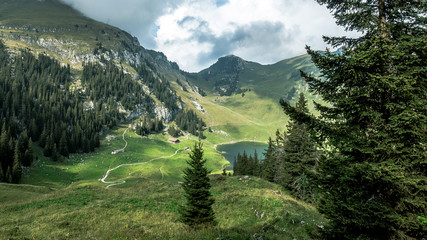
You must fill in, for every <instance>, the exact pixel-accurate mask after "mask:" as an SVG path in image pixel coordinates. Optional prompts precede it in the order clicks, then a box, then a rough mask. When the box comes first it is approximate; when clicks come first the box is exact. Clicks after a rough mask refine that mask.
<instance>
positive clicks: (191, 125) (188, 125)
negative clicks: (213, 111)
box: [175, 110, 206, 136]
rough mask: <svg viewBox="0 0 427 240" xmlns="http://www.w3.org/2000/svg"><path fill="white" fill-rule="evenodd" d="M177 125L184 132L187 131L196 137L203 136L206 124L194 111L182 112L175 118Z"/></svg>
mask: <svg viewBox="0 0 427 240" xmlns="http://www.w3.org/2000/svg"><path fill="white" fill-rule="evenodd" d="M175 123H176V125H177V126H178V127H179V128H180V129H181V130H183V131H187V132H189V133H191V134H193V135H195V136H199V134H200V135H201V136H203V132H202V129H203V127H206V123H205V122H204V121H203V120H202V119H201V118H199V117H198V116H197V114H196V113H195V112H193V111H192V110H188V111H181V112H179V113H178V114H177V115H176V116H175Z"/></svg>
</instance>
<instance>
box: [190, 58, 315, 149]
mask: <svg viewBox="0 0 427 240" xmlns="http://www.w3.org/2000/svg"><path fill="white" fill-rule="evenodd" d="M242 61H243V63H244V70H243V71H241V72H240V73H239V85H238V87H239V88H248V89H251V91H250V92H246V93H245V95H244V97H242V95H240V94H235V95H232V96H222V97H221V96H218V95H216V94H214V93H212V92H211V90H212V89H213V80H212V81H206V80H204V79H203V77H201V76H203V74H204V73H205V72H206V71H208V70H204V71H202V72H201V73H199V74H198V77H196V79H197V80H194V79H193V80H192V81H193V83H194V84H196V85H197V86H199V87H201V88H203V89H204V90H205V91H206V92H207V93H208V96H207V97H201V96H199V95H198V96H193V99H194V98H197V102H199V103H200V104H201V105H202V106H203V108H204V109H205V112H204V113H201V114H200V115H201V116H202V117H203V118H204V120H205V121H206V122H207V123H208V125H209V126H211V127H213V128H214V129H217V130H223V131H225V132H227V133H228V134H229V135H230V137H229V140H230V141H232V140H242V139H245V140H258V141H266V140H267V139H268V137H269V136H272V135H274V133H275V131H276V130H277V129H280V130H284V129H285V127H286V124H287V122H288V120H289V118H288V117H287V116H286V115H284V114H283V111H282V109H281V106H280V104H279V100H280V98H283V97H286V96H287V94H288V92H289V91H290V90H291V88H292V87H295V88H296V89H297V93H296V94H295V95H294V99H293V100H292V101H291V103H292V102H295V99H296V98H297V96H298V93H299V92H303V93H305V95H306V97H307V99H308V100H309V104H308V106H309V109H310V110H311V111H313V109H314V108H313V103H312V100H315V99H316V96H313V95H310V94H309V93H308V91H307V90H308V89H307V88H306V86H305V84H304V82H303V81H302V80H301V78H300V77H298V76H299V75H297V77H295V74H293V73H295V72H297V71H298V70H300V69H305V70H306V71H307V70H309V71H310V70H313V71H315V70H314V66H313V64H312V62H311V60H310V58H309V56H307V55H303V56H299V57H295V58H291V59H286V60H283V61H280V62H278V63H276V64H272V65H261V64H258V63H254V62H248V61H244V60H242ZM217 78H220V77H217ZM187 95H190V94H187ZM184 96H186V95H184ZM189 97H190V98H191V97H192V96H191V95H190V96H189ZM187 104H188V105H189V106H192V105H194V104H192V103H191V101H189V103H187ZM208 136H209V135H208ZM212 141H215V139H213V140H212Z"/></svg>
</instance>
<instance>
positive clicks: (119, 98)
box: [82, 62, 154, 118]
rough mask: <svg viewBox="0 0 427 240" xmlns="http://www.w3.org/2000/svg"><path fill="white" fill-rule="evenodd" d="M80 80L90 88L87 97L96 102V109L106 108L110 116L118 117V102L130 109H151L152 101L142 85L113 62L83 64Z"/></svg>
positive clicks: (149, 110) (148, 110)
mask: <svg viewBox="0 0 427 240" xmlns="http://www.w3.org/2000/svg"><path fill="white" fill-rule="evenodd" d="M82 82H83V83H84V84H85V85H86V86H87V87H88V88H89V89H90V92H89V97H90V99H91V100H92V101H94V102H95V103H96V104H95V106H97V107H96V109H98V110H100V111H103V110H104V109H105V108H108V109H109V112H110V113H109V114H112V115H113V116H112V117H115V118H119V117H120V116H119V115H120V114H119V113H118V109H117V107H118V104H119V103H120V104H121V105H122V106H123V107H124V108H125V109H126V110H130V111H133V110H134V108H135V107H139V108H142V109H143V110H145V111H147V112H151V111H152V110H153V106H154V102H153V100H152V99H151V98H150V97H149V96H148V95H146V94H145V93H144V90H143V87H142V85H141V84H138V82H137V81H135V80H133V79H132V77H131V76H130V75H129V74H125V73H124V72H123V69H119V68H118V67H117V66H116V65H115V64H114V63H113V62H107V63H106V65H105V67H103V66H101V65H100V64H98V63H87V64H85V65H84V69H83V78H82ZM105 103H107V104H105ZM113 110H114V112H113ZM104 111H105V110H104ZM105 114H106V113H105Z"/></svg>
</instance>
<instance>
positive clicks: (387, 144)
mask: <svg viewBox="0 0 427 240" xmlns="http://www.w3.org/2000/svg"><path fill="white" fill-rule="evenodd" d="M318 2H319V3H321V4H326V5H327V7H328V8H329V9H330V10H331V11H332V12H333V14H334V16H335V17H336V18H337V22H338V24H340V25H342V26H344V27H346V28H347V29H349V30H359V31H363V35H362V36H361V37H359V38H357V39H347V38H325V40H326V41H327V42H328V43H330V44H331V45H333V46H335V47H338V46H342V47H343V49H342V51H341V52H340V53H338V54H333V53H330V52H329V51H327V52H326V53H320V52H316V51H312V50H311V49H310V48H308V53H309V54H310V55H311V57H312V60H313V62H314V63H315V64H316V66H317V67H318V68H319V69H320V70H321V76H320V78H316V77H314V76H312V75H309V74H307V73H303V74H302V75H303V77H304V78H305V80H306V81H307V83H308V84H309V87H310V90H311V91H313V92H315V93H318V94H320V95H321V96H322V98H323V99H324V100H325V101H326V102H328V103H330V105H329V106H321V105H319V104H317V109H318V110H319V112H320V117H318V118H315V117H313V116H310V115H308V114H305V113H301V112H300V111H297V109H296V108H294V107H291V106H290V105H289V104H288V103H286V102H285V101H281V104H282V105H283V108H284V110H285V112H286V113H287V114H289V115H290V116H291V117H292V118H293V119H295V121H297V122H300V123H305V124H307V126H308V127H309V128H311V129H313V130H315V131H316V134H317V136H318V141H319V142H322V141H323V144H324V145H325V146H327V148H326V149H328V150H329V151H328V155H327V157H325V159H324V160H322V161H320V162H319V169H318V170H319V171H318V173H319V174H318V177H319V184H320V187H321V188H320V190H321V199H320V202H319V211H320V212H321V213H323V214H324V215H325V216H326V217H327V218H329V220H330V221H329V226H328V227H327V228H326V236H327V237H328V238H333V239H356V238H360V239H392V238H395V239H397V238H416V239H422V238H426V237H427V228H426V226H425V225H424V226H423V225H421V223H420V221H419V220H418V219H417V216H425V215H426V213H427V203H426V199H427V177H426V173H427V156H426V155H427V154H426V153H427V151H426V150H427V149H426V140H427V132H426V131H427V117H426V114H425V113H426V112H427V99H426V96H427V84H426V83H427V82H426V79H427V68H426V67H425V63H426V62H427V58H426V54H425V53H426V52H427V40H426V37H425V36H426V35H427V30H426V28H425V26H426V25H425V24H426V18H425V16H426V14H427V12H426V9H427V7H426V4H427V3H426V2H425V1H416V0H414V1H385V0H378V1H335V0H318ZM328 145H329V146H328Z"/></svg>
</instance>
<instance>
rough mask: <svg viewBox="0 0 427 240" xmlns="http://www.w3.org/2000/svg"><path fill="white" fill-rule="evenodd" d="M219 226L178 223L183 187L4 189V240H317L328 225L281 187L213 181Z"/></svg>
mask: <svg viewBox="0 0 427 240" xmlns="http://www.w3.org/2000/svg"><path fill="white" fill-rule="evenodd" d="M212 179H213V190H212V193H213V195H214V197H215V199H216V203H215V204H214V210H215V212H216V216H217V219H218V222H219V225H218V226H217V227H215V228H211V229H205V230H200V231H191V230H189V229H187V228H186V227H185V226H184V225H183V224H182V223H179V222H178V216H179V215H178V208H179V205H181V204H183V201H184V198H183V197H182V194H183V193H182V189H181V186H180V184H176V183H175V184H169V183H164V182H160V181H155V180H150V179H135V181H134V184H133V186H132V187H125V188H110V189H105V188H103V187H102V186H99V184H73V185H72V186H70V187H68V188H65V189H61V190H57V191H53V190H52V189H51V188H47V187H35V186H32V185H15V186H13V185H5V184H0V203H1V206H2V208H1V210H0V214H1V216H2V218H1V219H0V225H1V226H2V227H1V229H0V238H2V239H3V238H4V239H8V238H10V239H251V238H253V237H254V236H255V237H256V238H257V239H261V238H262V239H284V240H285V239H312V238H316V234H318V230H317V229H318V228H319V227H322V226H323V225H324V224H325V220H324V219H323V218H322V217H321V216H320V215H319V214H318V213H317V212H316V210H315V209H314V208H313V207H311V206H309V205H306V204H304V203H302V202H299V201H297V200H295V199H293V198H291V197H289V196H288V195H286V194H285V193H282V192H281V191H280V189H278V187H277V186H276V185H274V184H271V183H267V182H265V181H264V180H260V179H257V178H238V177H226V178H222V177H218V176H214V177H212Z"/></svg>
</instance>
